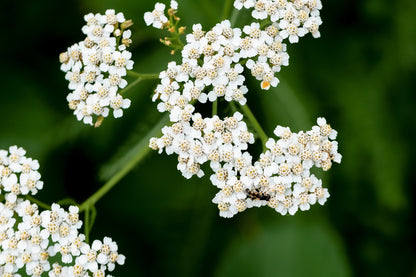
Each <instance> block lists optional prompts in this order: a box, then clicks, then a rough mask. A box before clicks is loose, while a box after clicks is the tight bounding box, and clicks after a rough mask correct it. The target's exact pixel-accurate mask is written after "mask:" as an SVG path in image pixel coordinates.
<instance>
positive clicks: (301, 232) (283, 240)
mask: <svg viewBox="0 0 416 277" xmlns="http://www.w3.org/2000/svg"><path fill="white" fill-rule="evenodd" d="M258 227H262V226H258ZM257 231H258V232H257V234H255V236H254V237H243V236H236V239H235V241H234V243H233V245H232V246H231V247H230V248H229V251H228V252H226V254H225V255H224V256H223V258H222V259H221V263H220V266H219V269H218V271H217V274H216V276H218V277H226V276H239V277H244V276H281V277H285V276H290V277H297V276H299V277H304V276H320V277H322V276H337V277H342V276H350V275H351V272H350V268H349V265H348V263H347V261H346V258H345V254H344V250H343V248H342V246H341V243H340V240H339V238H338V237H337V236H336V234H335V232H334V230H332V228H331V227H330V226H329V225H328V224H326V223H325V222H324V221H323V220H313V221H312V220H310V221H305V218H301V219H299V216H297V217H283V218H282V219H281V220H280V221H279V222H275V223H274V224H271V225H266V226H264V229H260V230H257Z"/></svg>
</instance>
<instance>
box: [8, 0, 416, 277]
mask: <svg viewBox="0 0 416 277" xmlns="http://www.w3.org/2000/svg"><path fill="white" fill-rule="evenodd" d="M178 2H179V10H180V11H179V16H180V17H181V18H182V21H181V23H182V24H183V25H185V26H187V28H188V30H190V29H191V26H192V24H194V23H202V25H203V26H204V28H205V29H208V28H210V27H212V26H213V25H215V23H217V22H219V21H220V20H221V14H222V9H223V5H224V3H223V1H222V0H200V1H196V0H195V1H192V0H179V1H178ZM1 5H2V8H1V13H2V16H1V20H2V31H3V34H2V37H3V39H2V43H1V47H2V49H1V51H0V53H1V55H2V58H1V61H2V68H1V74H0V76H1V82H0V91H1V92H0V96H1V107H0V118H1V128H0V149H7V148H8V147H9V146H10V145H19V146H22V147H24V148H25V149H26V150H27V153H28V154H27V155H28V156H29V157H33V158H35V159H38V160H39V162H40V164H41V168H40V172H41V174H42V179H43V181H44V182H45V186H44V189H43V190H42V191H41V192H40V193H39V194H38V198H39V199H41V200H42V201H45V202H47V203H52V202H54V201H58V200H60V199H62V198H65V197H72V198H74V199H76V200H77V201H78V202H82V201H83V200H85V199H86V198H87V197H88V196H89V195H91V194H92V193H93V192H94V191H96V190H97V189H98V188H99V187H100V186H101V185H102V184H103V183H104V182H105V181H106V180H105V178H104V179H103V176H104V177H105V173H106V170H108V169H109V168H111V164H112V163H111V161H116V160H117V156H120V155H122V154H123V153H124V152H125V151H126V150H127V149H128V148H129V147H131V146H132V145H135V144H136V143H137V142H138V141H140V138H142V137H143V136H144V135H145V134H146V131H148V130H149V129H150V128H151V127H152V126H153V125H154V124H156V123H157V121H158V120H159V118H160V117H161V115H160V114H159V113H157V112H156V111H155V110H156V104H155V103H153V102H151V101H150V94H151V91H152V89H153V88H154V87H155V85H156V82H155V81H146V82H142V83H141V84H140V86H138V87H137V88H136V89H135V90H133V91H130V92H129V93H128V95H127V97H129V98H130V99H132V106H131V108H130V109H128V110H127V111H126V112H125V116H124V117H123V118H122V119H118V120H114V119H106V120H105V121H104V123H103V125H102V126H101V127H100V128H98V129H94V128H92V127H89V126H84V125H83V124H82V123H79V122H77V121H76V120H75V117H74V116H73V115H72V113H71V111H70V110H69V108H67V102H66V99H65V98H66V95H67V94H68V89H67V82H66V80H65V79H64V73H63V72H60V71H59V62H58V55H59V53H60V52H63V51H65V50H66V48H67V47H69V46H70V45H72V44H74V43H76V42H78V41H80V40H81V39H83V35H82V33H81V27H82V26H83V24H84V21H83V15H84V14H87V13H89V12H94V13H95V12H101V13H103V12H104V11H105V10H106V9H107V8H114V9H116V11H122V12H124V14H125V16H126V18H131V19H132V20H133V21H134V22H135V25H134V26H133V45H132V48H131V51H132V52H133V57H134V60H135V65H134V69H135V71H137V72H141V73H156V72H160V71H161V70H163V69H164V68H165V67H166V64H167V63H168V61H171V60H178V58H179V56H178V55H176V56H171V55H170V54H169V49H167V48H164V47H163V46H162V45H161V44H160V43H159V42H158V39H159V37H162V36H164V35H165V33H163V32H158V31H157V30H155V29H152V28H148V27H146V26H145V24H144V22H143V19H142V15H143V13H144V12H145V11H149V10H152V7H153V5H154V2H153V1H139V0H122V1H115V0H93V1H75V0H67V1H48V0H39V1H7V2H6V1H3V2H2V4H1ZM323 5H324V8H323V10H322V12H321V17H322V19H323V22H324V23H323V25H322V26H321V29H320V30H321V35H322V36H321V38H319V39H313V38H312V37H311V36H307V37H305V38H303V39H301V40H300V42H299V43H298V44H295V45H289V46H288V52H289V54H290V56H291V58H290V66H289V67H286V68H283V70H282V72H281V73H280V74H279V78H280V79H281V84H279V86H278V87H277V88H275V89H271V90H270V91H269V92H263V91H258V86H259V85H258V83H257V82H256V81H254V80H250V81H248V82H247V83H248V85H249V87H250V93H249V95H248V97H249V102H248V103H249V105H250V107H251V108H252V110H253V112H254V113H255V114H256V116H257V117H258V119H259V121H260V122H261V123H262V124H263V126H264V129H265V130H266V132H267V133H268V134H269V135H272V132H273V129H274V127H275V126H276V125H277V124H280V125H283V126H290V127H291V128H292V130H295V131H298V130H308V129H309V128H310V127H311V126H312V125H313V124H314V123H315V119H316V118H317V117H319V116H324V117H326V118H327V120H328V121H329V123H330V124H331V125H332V126H333V127H334V128H335V129H336V130H337V131H338V133H339V136H338V139H337V140H338V141H339V151H340V153H342V155H343V160H342V163H341V164H340V165H338V164H336V165H334V166H333V168H332V170H331V171H329V172H327V173H325V174H322V176H323V178H324V186H326V187H328V188H329V191H330V194H331V197H330V198H329V200H328V202H327V203H326V205H325V206H319V205H315V206H312V208H311V210H310V211H308V212H299V213H298V214H296V216H294V217H292V216H281V215H279V214H278V213H276V212H274V211H272V210H271V209H268V208H262V209H251V210H248V211H245V212H244V213H242V214H239V215H237V216H235V217H234V218H232V219H223V218H220V217H219V216H218V211H217V207H216V206H215V205H214V204H212V203H211V199H212V198H213V196H214V195H215V193H216V189H215V188H214V187H213V186H212V185H211V184H210V182H209V180H208V177H205V178H203V179H195V178H193V179H191V180H185V179H184V178H183V177H181V175H180V173H179V172H178V171H177V170H176V158H175V157H173V156H166V155H165V154H164V155H158V154H157V153H153V152H152V153H151V154H150V155H148V156H147V157H146V159H145V160H144V161H142V162H141V163H140V165H139V166H136V167H135V168H134V170H133V171H132V172H130V173H129V174H128V175H127V176H126V177H125V178H124V179H123V180H122V181H121V182H120V183H119V184H118V185H117V186H116V187H115V188H114V189H113V190H111V191H110V193H109V194H107V195H106V196H105V197H104V198H103V199H102V200H101V201H100V202H98V204H97V210H98V216H97V220H96V224H95V225H94V228H93V230H92V233H91V236H92V238H93V239H94V238H97V239H101V238H103V237H104V236H110V237H112V238H113V239H114V240H116V241H117V242H118V244H119V250H120V252H121V253H123V254H125V255H126V256H127V260H126V264H125V265H124V266H118V267H117V268H116V271H115V272H114V274H113V275H115V276H416V254H415V245H416V239H415V238H416V236H415V235H416V232H415V220H416V216H415V184H416V178H415V175H414V165H413V164H412V158H413V157H415V155H416V148H415V147H414V141H415V139H416V136H415V126H416V122H415V121H416V116H415V109H416V106H415V100H416V97H415V94H414V93H415V78H416V23H415V21H414V14H415V13H416V1H414V0H399V1H387V0H386V1H381V0H364V1H358V0H353V1H346V0H340V1H325V0H323ZM237 22H238V24H244V23H247V22H249V18H248V16H247V13H245V12H240V13H239V17H238V21H237ZM106 165H107V166H106ZM108 165H110V167H108ZM103 168H104V169H103ZM100 176H101V177H100Z"/></svg>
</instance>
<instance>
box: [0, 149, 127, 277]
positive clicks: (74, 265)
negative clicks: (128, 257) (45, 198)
mask: <svg viewBox="0 0 416 277" xmlns="http://www.w3.org/2000/svg"><path fill="white" fill-rule="evenodd" d="M25 154H26V152H25V150H24V149H23V148H18V147H17V146H12V147H10V148H9V151H6V150H0V169H1V177H0V189H1V190H2V191H1V194H0V197H2V198H4V199H5V201H4V203H0V274H2V275H1V276H21V275H20V274H18V273H19V272H25V273H26V274H25V275H24V276H46V275H48V276H51V277H52V276H53V277H58V276H62V277H64V276H65V277H67V276H109V275H106V273H107V271H112V270H113V269H114V267H115V264H123V263H124V259H125V257H124V256H123V255H121V254H118V252H117V251H118V249H117V248H118V247H117V244H116V243H115V242H114V241H112V240H111V238H107V237H106V238H104V240H103V241H99V240H96V241H94V242H93V243H92V245H89V244H87V243H86V242H85V236H84V235H83V234H81V233H79V229H80V228H81V226H82V221H81V220H80V219H79V214H78V212H79V209H78V207H76V206H70V207H69V210H68V211H66V210H64V209H63V208H62V207H60V206H59V205H58V204H53V205H52V207H51V210H45V211H39V209H38V206H37V205H36V204H33V203H31V202H30V201H29V200H25V199H24V198H23V197H22V196H23V195H26V194H28V193H29V192H30V193H31V194H36V192H37V191H38V190H39V189H41V188H42V185H43V183H42V182H41V181H40V180H39V179H40V174H39V173H38V171H37V170H38V168H39V163H38V161H36V160H32V159H31V158H27V157H25ZM54 257H55V258H54ZM57 258H58V259H57ZM51 259H54V260H55V261H56V260H59V262H54V263H53V264H51V262H50V260H51Z"/></svg>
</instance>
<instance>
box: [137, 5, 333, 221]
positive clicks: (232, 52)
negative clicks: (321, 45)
mask: <svg viewBox="0 0 416 277" xmlns="http://www.w3.org/2000/svg"><path fill="white" fill-rule="evenodd" d="M161 5H162V4H160V3H158V4H156V8H155V10H156V11H162V9H161V8H160V7H161ZM234 6H235V7H236V8H237V9H241V8H243V7H244V8H253V11H252V16H253V17H254V18H255V19H257V20H264V19H267V20H268V22H269V23H267V21H264V22H263V23H265V22H266V24H262V25H260V23H258V22H254V23H251V24H250V25H247V26H244V27H243V28H242V29H239V28H232V27H231V23H230V21H228V20H224V21H222V22H221V23H218V24H217V25H215V26H214V27H213V28H212V29H211V30H209V31H208V32H206V31H203V29H202V26H201V25H200V24H195V25H194V26H193V28H192V30H193V32H192V33H191V34H188V35H187V36H186V41H187V44H186V45H185V46H184V47H183V50H182V62H181V64H176V63H175V62H170V63H169V64H168V68H167V69H166V70H165V71H163V72H161V74H160V76H159V77H160V79H161V82H160V84H159V85H158V86H157V88H156V90H155V94H154V96H153V101H156V100H160V102H159V104H158V105H157V108H158V110H159V111H160V112H165V111H168V112H169V114H170V121H171V125H169V126H165V127H164V128H163V129H162V133H163V135H162V137H160V138H152V139H151V140H150V143H149V146H150V147H151V148H152V149H154V150H158V151H159V152H162V151H163V150H165V151H166V153H167V154H168V155H170V154H173V153H175V154H177V155H178V166H177V168H178V170H180V171H181V172H182V174H183V176H185V177H186V178H190V177H192V176H193V175H197V176H198V177H202V176H203V175H204V172H203V171H202V170H201V165H202V164H203V163H205V162H209V163H210V167H211V169H212V170H213V171H214V173H213V174H212V175H211V176H210V180H211V182H212V183H213V185H215V186H216V187H218V188H219V189H220V191H219V192H218V193H217V195H216V196H215V197H214V199H213V202H214V203H216V204H218V208H219V210H220V215H221V216H223V217H232V216H233V215H235V214H236V213H238V212H241V211H244V210H245V209H246V208H250V207H254V206H255V207H259V206H265V205H268V206H269V207H271V208H273V209H275V210H276V211H277V212H279V213H281V214H283V215H284V214H286V213H289V214H292V215H293V214H294V213H295V212H296V211H297V210H298V209H301V210H307V209H309V207H310V205H312V204H315V203H316V202H318V203H320V204H324V202H325V201H326V199H327V198H328V197H329V194H328V191H327V189H324V188H322V182H321V181H320V180H318V179H317V178H316V177H315V176H314V175H313V174H311V173H310V169H311V168H312V167H313V166H316V167H320V168H322V169H323V170H328V169H329V168H330V167H331V165H332V162H338V163H339V162H340V161H341V155H340V154H339V153H338V151H337V150H338V144H337V142H336V141H333V140H334V139H335V138H336V131H334V130H333V129H331V127H330V126H329V125H328V124H327V123H326V120H325V119H324V118H318V125H317V126H314V127H313V128H312V130H310V131H307V132H299V133H292V132H291V131H290V129H289V128H288V127H286V128H284V127H281V126H278V127H276V130H275V135H276V136H277V137H279V139H278V140H275V139H269V140H268V141H267V144H266V148H267V151H265V152H264V153H263V154H261V156H260V157H259V159H258V160H257V161H254V159H253V157H252V156H251V155H250V153H249V152H248V151H247V148H248V144H251V143H254V135H253V134H252V133H251V132H249V131H248V129H247V125H246V123H245V122H244V121H243V115H242V114H240V113H239V112H235V113H234V114H233V115H232V116H230V117H226V118H224V119H222V118H219V117H218V116H217V115H214V116H213V117H210V118H203V117H202V115H201V114H200V113H198V111H196V110H195V107H194V106H193V103H195V102H200V103H206V102H208V101H210V102H214V101H217V100H218V99H221V98H224V99H225V100H226V101H228V102H230V101H237V102H238V103H239V104H240V105H245V104H246V102H247V99H246V98H245V94H246V93H247V91H248V89H247V87H246V86H245V85H244V80H245V77H244V76H243V75H242V73H243V66H242V64H244V65H245V67H246V68H247V69H248V70H250V72H251V75H252V76H253V77H255V78H256V79H257V80H259V81H261V83H260V87H261V89H264V90H267V89H269V88H270V87H271V86H273V87H275V86H277V84H278V83H279V80H278V79H277V77H276V76H275V75H276V73H277V72H279V71H280V69H281V67H282V66H287V65H288V64H289V55H288V54H287V52H286V44H285V41H286V40H288V41H289V42H290V43H296V42H298V40H299V37H302V36H304V35H305V34H306V33H308V32H310V33H312V35H313V36H314V37H319V31H318V27H319V25H320V24H321V23H322V22H321V19H320V17H319V10H320V9H321V7H322V5H321V3H320V1H319V0H294V1H286V0H284V1H270V0H260V1H256V0H236V1H235V2H234ZM158 7H159V8H158ZM163 10H164V7H163ZM158 14H159V13H158ZM159 16H160V14H159ZM146 17H147V18H146ZM148 18H149V14H147V16H146V15H145V20H146V22H147V23H148V25H150V24H151V23H150V21H149V19H148ZM262 26H264V27H262Z"/></svg>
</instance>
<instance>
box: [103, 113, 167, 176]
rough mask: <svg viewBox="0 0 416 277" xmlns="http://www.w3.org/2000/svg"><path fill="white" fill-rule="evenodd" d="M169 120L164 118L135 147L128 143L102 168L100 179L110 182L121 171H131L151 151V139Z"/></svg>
mask: <svg viewBox="0 0 416 277" xmlns="http://www.w3.org/2000/svg"><path fill="white" fill-rule="evenodd" d="M168 119H169V117H168V115H165V116H163V117H162V118H161V119H160V120H159V121H158V123H156V124H155V125H154V126H153V128H151V129H150V128H149V129H148V131H147V133H146V134H144V135H143V136H142V137H141V139H140V140H138V141H137V142H135V143H134V145H130V143H128V145H125V146H123V147H122V149H123V150H121V151H120V152H119V153H118V154H116V156H115V157H114V158H113V159H112V160H111V161H110V162H108V163H107V164H105V165H104V166H103V167H102V168H101V170H100V172H99V176H100V179H102V180H108V179H110V178H111V177H112V176H114V175H115V174H116V173H118V172H120V171H126V172H127V171H130V170H131V169H132V168H133V167H134V166H135V165H136V164H137V163H138V162H139V161H140V160H141V159H142V158H143V157H145V156H146V155H147V153H148V152H149V151H150V150H151V149H150V148H149V140H150V138H152V137H154V136H157V135H158V134H160V132H161V130H162V127H163V126H165V125H166V124H167V123H168Z"/></svg>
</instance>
